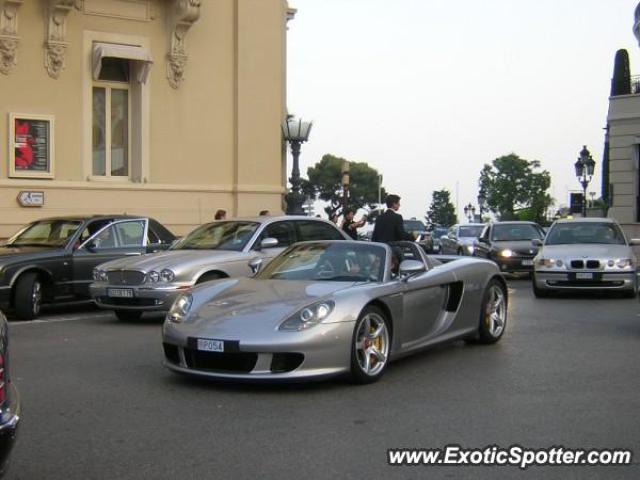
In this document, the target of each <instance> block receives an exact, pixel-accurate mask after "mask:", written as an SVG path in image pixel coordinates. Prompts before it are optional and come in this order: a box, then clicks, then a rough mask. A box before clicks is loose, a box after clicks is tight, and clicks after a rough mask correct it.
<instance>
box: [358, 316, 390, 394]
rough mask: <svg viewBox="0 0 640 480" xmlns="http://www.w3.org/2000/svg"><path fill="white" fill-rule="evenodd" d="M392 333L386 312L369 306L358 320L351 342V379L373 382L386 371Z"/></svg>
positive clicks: (360, 381) (359, 381)
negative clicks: (390, 332)
mask: <svg viewBox="0 0 640 480" xmlns="http://www.w3.org/2000/svg"><path fill="white" fill-rule="evenodd" d="M390 346H391V335H390V334H389V324H388V320H387V319H386V317H385V315H384V313H383V312H382V311H381V310H380V309H379V308H377V307H373V306H370V307H367V308H365V309H364V310H363V312H362V313H361V314H360V317H359V318H358V321H357V322H356V327H355V329H354V331H353V340H352V342H351V379H352V380H353V381H354V382H356V383H372V382H375V381H376V380H378V379H379V378H380V377H381V376H382V374H383V373H384V371H385V369H386V367H387V363H388V361H389V348H390Z"/></svg>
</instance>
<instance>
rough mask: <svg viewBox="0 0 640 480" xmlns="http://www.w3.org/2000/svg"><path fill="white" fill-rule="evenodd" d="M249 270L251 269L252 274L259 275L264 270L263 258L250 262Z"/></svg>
mask: <svg viewBox="0 0 640 480" xmlns="http://www.w3.org/2000/svg"><path fill="white" fill-rule="evenodd" d="M249 268H250V269H251V272H253V274H254V275H255V274H256V273H258V272H259V271H260V269H261V268H262V259H261V258H259V257H258V258H252V259H251V260H250V261H249Z"/></svg>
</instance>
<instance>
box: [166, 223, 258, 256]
mask: <svg viewBox="0 0 640 480" xmlns="http://www.w3.org/2000/svg"><path fill="white" fill-rule="evenodd" d="M259 225H260V224H259V223H256V222H235V221H231V222H214V223H208V224H206V225H202V226H201V227H198V228H196V229H195V230H194V231H192V232H191V233H189V235H187V236H186V237H184V238H183V239H182V240H180V241H179V242H178V243H176V244H175V245H174V247H173V248H172V250H233V251H237V252H239V251H241V250H242V249H243V248H244V247H245V245H246V244H247V243H248V242H249V240H250V239H251V237H252V236H253V234H254V233H255V231H256V230H257V229H258V226H259Z"/></svg>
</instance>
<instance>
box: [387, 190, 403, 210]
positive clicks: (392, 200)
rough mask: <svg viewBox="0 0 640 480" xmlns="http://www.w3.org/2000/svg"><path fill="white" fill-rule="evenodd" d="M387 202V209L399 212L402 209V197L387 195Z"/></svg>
mask: <svg viewBox="0 0 640 480" xmlns="http://www.w3.org/2000/svg"><path fill="white" fill-rule="evenodd" d="M385 202H386V203H387V208H391V209H392V210H398V209H399V208H400V197H399V196H398V195H394V194H389V195H387V198H386V199H385Z"/></svg>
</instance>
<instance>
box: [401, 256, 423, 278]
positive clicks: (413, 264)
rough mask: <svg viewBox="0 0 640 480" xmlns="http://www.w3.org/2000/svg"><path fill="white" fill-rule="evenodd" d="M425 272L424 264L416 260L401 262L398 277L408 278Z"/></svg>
mask: <svg viewBox="0 0 640 480" xmlns="http://www.w3.org/2000/svg"><path fill="white" fill-rule="evenodd" d="M425 270H426V267H425V265H424V263H422V262H420V261H418V260H403V261H402V263H401V264H400V277H403V278H408V277H410V276H412V275H415V274H417V273H421V272H424V271H425Z"/></svg>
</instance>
